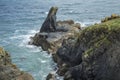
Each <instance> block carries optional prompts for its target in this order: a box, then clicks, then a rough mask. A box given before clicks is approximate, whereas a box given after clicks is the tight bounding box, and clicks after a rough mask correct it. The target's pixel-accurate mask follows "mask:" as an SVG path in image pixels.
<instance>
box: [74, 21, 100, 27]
mask: <svg viewBox="0 0 120 80" xmlns="http://www.w3.org/2000/svg"><path fill="white" fill-rule="evenodd" d="M76 23H80V24H81V27H87V26H88V25H93V24H95V23H100V21H92V22H90V21H88V22H80V21H76Z"/></svg>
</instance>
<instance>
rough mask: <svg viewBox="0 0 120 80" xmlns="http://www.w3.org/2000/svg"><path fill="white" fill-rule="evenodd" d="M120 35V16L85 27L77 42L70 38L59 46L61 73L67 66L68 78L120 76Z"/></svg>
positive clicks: (84, 79)
mask: <svg viewBox="0 0 120 80" xmlns="http://www.w3.org/2000/svg"><path fill="white" fill-rule="evenodd" d="M119 36H120V18H115V19H112V20H109V21H106V22H104V23H100V24H96V25H92V26H89V27H88V28H86V29H84V30H82V32H81V33H80V34H79V35H78V39H77V40H75V39H73V40H75V42H72V41H70V40H69V39H68V40H66V42H63V45H62V47H61V48H59V49H58V51H57V53H56V56H57V63H58V67H59V70H58V71H59V73H62V72H63V70H62V69H65V70H64V72H63V73H62V75H64V80H119V79H120V77H119V76H120V37H119ZM66 43H67V44H66ZM70 43H73V44H70ZM63 65H65V66H63Z"/></svg>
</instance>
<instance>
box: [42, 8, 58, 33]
mask: <svg viewBox="0 0 120 80" xmlns="http://www.w3.org/2000/svg"><path fill="white" fill-rule="evenodd" d="M57 10H58V8H57V7H52V8H51V9H50V11H49V14H48V16H47V18H46V20H45V21H44V23H43V24H42V27H41V29H40V32H54V31H56V26H57V24H56V13H57Z"/></svg>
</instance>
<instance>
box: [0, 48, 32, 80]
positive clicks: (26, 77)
mask: <svg viewBox="0 0 120 80" xmlns="http://www.w3.org/2000/svg"><path fill="white" fill-rule="evenodd" d="M0 80H34V79H33V77H32V76H31V75H30V74H28V73H26V72H24V71H20V70H19V69H18V68H17V66H16V65H15V64H13V63H12V62H11V58H10V55H9V54H8V53H7V52H6V51H5V50H4V49H3V48H1V47H0Z"/></svg>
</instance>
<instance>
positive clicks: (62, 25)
mask: <svg viewBox="0 0 120 80" xmlns="http://www.w3.org/2000/svg"><path fill="white" fill-rule="evenodd" d="M56 11H57V8H56V7H52V8H51V9H50V11H49V14H48V17H47V18H46V20H45V22H44V23H43V25H42V28H41V30H40V32H39V33H36V34H35V36H34V37H31V41H30V42H29V44H32V45H36V46H41V47H42V49H43V50H45V51H48V52H49V53H53V54H54V53H56V51H57V49H58V48H59V47H60V46H61V44H62V42H63V40H64V39H67V38H69V37H72V36H75V35H77V34H78V33H79V31H80V29H81V28H80V24H79V23H75V22H74V21H73V20H65V21H56V19H55V20H54V21H53V22H52V21H49V20H48V18H51V17H50V16H56V15H55V14H56ZM52 18H53V17H52ZM50 20H51V19H50ZM48 22H49V24H48ZM52 24H53V25H52ZM50 27H52V28H53V27H55V29H54V31H55V32H53V30H50V29H49V28H50ZM43 28H44V29H43ZM46 30H48V31H46Z"/></svg>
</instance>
